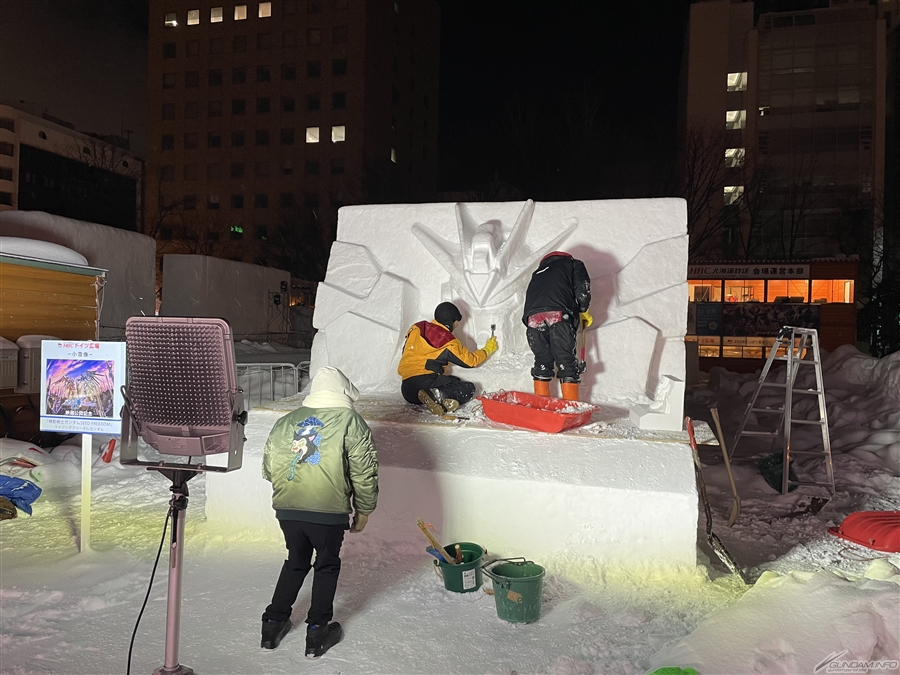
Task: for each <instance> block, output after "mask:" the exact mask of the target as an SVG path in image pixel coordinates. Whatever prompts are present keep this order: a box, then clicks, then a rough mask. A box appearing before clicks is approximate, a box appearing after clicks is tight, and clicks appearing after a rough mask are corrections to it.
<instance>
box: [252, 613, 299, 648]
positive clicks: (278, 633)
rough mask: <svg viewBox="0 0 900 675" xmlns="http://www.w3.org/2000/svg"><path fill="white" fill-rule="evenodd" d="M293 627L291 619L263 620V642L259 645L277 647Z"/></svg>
mask: <svg viewBox="0 0 900 675" xmlns="http://www.w3.org/2000/svg"><path fill="white" fill-rule="evenodd" d="M291 627H292V624H291V620H290V619H286V620H284V621H263V625H262V642H260V645H259V646H260V647H262V648H263V649H276V648H277V647H278V645H280V644H281V639H282V638H283V637H284V636H285V635H287V634H288V631H289V630H290V629H291Z"/></svg>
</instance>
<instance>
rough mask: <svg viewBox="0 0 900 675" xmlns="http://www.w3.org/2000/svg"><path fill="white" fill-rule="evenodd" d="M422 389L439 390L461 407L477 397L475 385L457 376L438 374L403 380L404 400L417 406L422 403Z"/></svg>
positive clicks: (401, 386) (401, 390)
mask: <svg viewBox="0 0 900 675" xmlns="http://www.w3.org/2000/svg"><path fill="white" fill-rule="evenodd" d="M420 389H439V390H440V391H441V393H442V394H443V395H444V396H446V397H447V398H452V399H455V400H457V401H459V404H460V405H462V404H463V403H468V402H469V401H471V400H472V397H473V396H475V385H474V384H472V383H471V382H466V381H464V380H461V379H459V378H458V377H456V376H455V375H438V374H437V373H434V374H432V373H429V374H427V375H413V376H412V377H407V378H406V379H405V380H403V383H402V384H401V385H400V392H401V393H402V394H403V398H404V399H406V400H407V401H408V402H409V403H415V404H416V405H419V404H420V403H421V401H420V400H419V390H420Z"/></svg>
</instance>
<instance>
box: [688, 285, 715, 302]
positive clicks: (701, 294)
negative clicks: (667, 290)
mask: <svg viewBox="0 0 900 675" xmlns="http://www.w3.org/2000/svg"><path fill="white" fill-rule="evenodd" d="M688 297H689V298H690V300H691V302H722V282H721V281H718V280H715V281H714V280H699V281H688Z"/></svg>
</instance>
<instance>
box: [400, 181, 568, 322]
mask: <svg viewBox="0 0 900 675" xmlns="http://www.w3.org/2000/svg"><path fill="white" fill-rule="evenodd" d="M455 210H456V227H457V236H458V239H459V243H458V244H454V243H453V242H450V241H447V240H446V239H443V238H441V237H439V236H438V235H437V234H435V233H434V232H432V231H431V230H429V229H428V228H427V227H425V226H424V225H423V224H422V223H414V224H413V226H412V233H413V235H415V237H416V238H417V239H418V240H419V241H420V242H421V243H422V245H423V246H424V247H425V250H427V251H428V252H429V253H431V255H432V256H433V257H434V259H435V260H437V261H438V263H439V264H440V265H441V267H443V268H444V270H446V272H447V273H448V274H449V275H450V278H451V279H452V280H453V281H454V283H455V284H456V285H457V287H458V288H459V289H460V291H461V292H464V293H465V294H466V295H468V296H469V297H470V299H471V300H472V301H473V303H474V304H475V305H476V306H477V307H485V306H486V305H487V304H489V303H488V300H490V301H491V302H493V303H496V302H501V301H502V300H504V299H506V295H508V292H505V291H510V290H511V287H512V285H513V284H514V283H515V282H516V281H517V280H518V279H519V278H520V277H521V276H522V275H523V274H524V273H525V272H528V271H530V270H531V269H532V268H533V267H534V264H535V263H536V262H537V261H538V260H540V259H541V258H542V257H543V256H544V255H545V254H546V253H549V252H550V251H551V250H553V249H554V248H555V247H556V246H558V245H559V244H560V243H561V242H562V241H563V240H564V239H565V238H566V237H568V236H569V235H570V234H571V233H572V232H573V231H574V230H575V228H577V227H578V221H577V219H575V218H568V219H567V220H566V221H565V225H566V228H565V229H564V230H563V231H562V232H561V233H560V234H558V235H556V236H555V237H553V238H552V239H551V240H550V241H548V242H547V243H546V244H544V245H543V246H541V247H539V248H538V249H537V250H536V251H535V252H534V253H532V254H530V255H528V256H527V257H526V258H525V259H524V260H522V262H521V263H519V264H518V265H512V258H513V256H514V255H515V254H516V253H517V252H518V251H520V250H521V249H522V247H523V245H524V243H525V239H526V236H527V234H528V230H529V227H530V225H531V218H532V216H533V215H534V201H532V200H531V199H529V200H528V201H526V202H525V205H524V206H523V207H522V210H521V211H520V212H519V215H518V217H517V218H516V223H515V225H513V227H512V230H511V231H510V233H509V236H508V237H506V238H505V239H503V233H502V228H501V227H500V224H499V223H498V222H496V221H488V222H486V223H478V222H477V221H476V220H475V219H474V218H473V217H472V214H471V213H470V212H469V210H468V209H467V208H466V207H465V204H456V207H455ZM498 239H502V243H501V244H500V246H499V248H498V247H497V240H498Z"/></svg>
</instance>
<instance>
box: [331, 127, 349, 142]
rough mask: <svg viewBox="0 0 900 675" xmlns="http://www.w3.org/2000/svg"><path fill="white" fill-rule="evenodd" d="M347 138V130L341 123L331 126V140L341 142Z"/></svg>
mask: <svg viewBox="0 0 900 675" xmlns="http://www.w3.org/2000/svg"><path fill="white" fill-rule="evenodd" d="M345 140H347V131H346V128H345V127H344V125H343V124H339V125H337V126H333V127H331V142H332V143H342V142H343V141H345Z"/></svg>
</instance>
